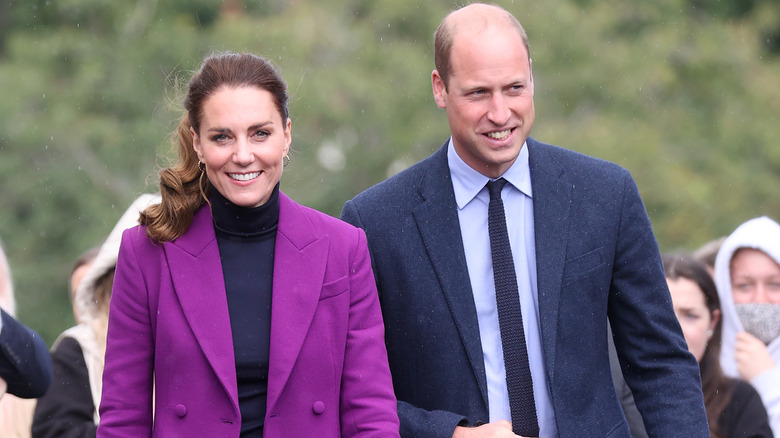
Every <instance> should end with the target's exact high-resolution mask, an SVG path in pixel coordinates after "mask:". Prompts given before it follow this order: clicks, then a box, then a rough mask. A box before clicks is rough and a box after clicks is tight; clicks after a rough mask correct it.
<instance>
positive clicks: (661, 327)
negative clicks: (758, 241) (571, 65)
mask: <svg viewBox="0 0 780 438" xmlns="http://www.w3.org/2000/svg"><path fill="white" fill-rule="evenodd" d="M435 62H436V70H434V71H433V74H432V84H433V95H434V99H435V101H436V103H437V105H438V106H439V107H441V108H444V109H446V111H447V119H448V121H449V126H450V131H451V134H452V137H451V139H450V140H448V141H447V142H446V143H445V144H444V146H443V147H442V148H441V149H440V150H439V151H438V152H435V153H434V154H433V155H432V156H431V157H429V158H427V159H425V160H423V161H421V162H420V163H417V164H416V165H414V166H412V167H411V168H409V169H407V170H406V171H404V172H401V173H400V174H398V175H396V176H394V177H392V178H390V179H388V180H387V181H384V182H382V183H380V184H378V185H376V186H374V187H372V188H370V189H368V190H366V191H365V192H363V193H361V194H360V195H358V196H356V197H355V198H354V199H353V200H352V201H348V202H347V203H346V204H345V205H344V209H343V211H342V218H343V219H344V220H346V221H348V222H350V223H352V224H355V225H357V226H359V227H362V228H363V229H364V230H365V231H366V234H367V236H368V243H369V249H370V251H371V256H372V262H373V265H374V272H375V275H376V280H377V285H378V289H379V294H380V299H381V302H382V311H383V316H384V320H385V325H386V343H387V347H388V354H389V360H390V368H391V371H392V374H393V384H394V386H395V390H396V395H397V397H398V400H399V403H398V412H399V416H400V418H401V435H402V436H403V437H425V438H432V437H467V436H507V437H512V436H521V433H524V434H526V436H541V437H599V438H603V437H607V436H609V437H627V436H629V430H628V427H627V425H626V423H625V419H624V416H623V414H622V411H621V409H620V405H619V403H618V401H617V398H616V395H615V389H614V387H613V384H612V379H611V373H610V365H609V354H608V348H607V318H608V317H609V321H610V323H611V325H612V330H613V332H614V341H615V345H616V348H617V352H618V356H619V358H620V361H621V363H622V366H623V371H624V374H625V378H626V381H627V382H628V384H629V386H630V387H631V389H632V390H633V392H634V396H635V399H636V403H637V406H638V407H639V409H640V412H641V414H642V416H643V418H644V420H645V424H646V426H647V429H648V433H649V435H650V436H653V437H661V436H663V437H672V436H674V437H678V436H685V437H709V431H708V427H707V420H706V416H705V413H704V406H703V401H702V395H701V387H700V383H699V377H698V375H699V371H698V365H697V364H696V360H695V359H694V358H693V356H691V355H690V354H689V353H688V351H687V349H686V344H685V340H684V339H683V336H682V333H681V331H680V328H679V325H678V323H677V320H676V318H675V316H674V313H673V311H672V306H671V300H670V297H669V293H668V290H667V288H666V281H665V279H664V274H663V267H662V265H661V262H660V256H659V253H658V248H657V245H656V242H655V239H654V236H653V234H652V230H651V227H650V223H649V220H648V217H647V214H646V212H645V209H644V206H643V204H642V202H641V200H640V198H639V194H638V191H637V189H636V186H635V184H634V182H633V180H632V179H631V177H630V175H629V174H628V172H627V171H626V170H624V169H622V168H620V167H618V166H617V165H614V164H611V163H607V162H604V161H600V160H596V159H593V158H589V157H586V156H584V155H581V154H578V153H575V152H571V151H568V150H565V149H561V148H557V147H554V146H550V145H546V144H543V143H540V142H538V141H536V140H534V139H532V138H530V137H528V135H529V132H530V131H531V127H532V126H533V122H534V102H533V93H534V81H533V76H532V73H531V59H530V55H529V49H528V44H527V38H526V36H525V32H524V31H523V29H522V27H521V26H520V24H519V23H518V22H517V20H516V19H515V18H514V17H513V16H512V15H511V14H509V13H508V12H507V11H505V10H503V9H501V8H499V7H497V6H490V5H484V4H472V5H469V6H466V7H464V8H462V9H459V10H457V11H455V12H453V13H451V14H450V15H448V16H447V17H446V18H445V19H444V20H443V21H442V24H441V25H440V26H439V29H438V30H437V31H436V36H435ZM499 178H502V179H503V180H506V181H508V183H506V184H505V185H504V186H503V187H501V185H500V184H502V182H501V181H502V180H499V182H498V183H490V184H489V185H490V187H491V188H490V189H488V188H486V187H485V185H486V183H488V181H493V180H498V179H499ZM489 190H490V191H492V192H493V196H492V197H493V199H494V200H495V202H496V204H494V203H493V202H491V201H490V200H489V198H491V196H490V195H489V194H488V191H489ZM496 197H497V198H498V199H496ZM501 200H503V202H504V207H505V209H504V210H503V211H502V212H504V211H505V216H506V218H507V219H506V220H503V219H495V218H496V217H500V214H498V213H496V215H497V216H496V215H494V214H493V212H495V211H500V210H497V209H494V207H493V205H498V206H500V201H501ZM488 210H490V211H491V213H490V214H488ZM491 218H492V219H491ZM502 223H505V225H508V228H509V229H508V236H509V241H510V246H511V256H510V257H511V260H509V262H510V265H513V267H514V271H513V270H512V269H511V268H512V266H510V268H509V272H507V269H506V267H505V263H503V262H504V261H505V258H503V257H504V256H502V255H497V254H505V252H501V251H503V248H504V246H503V245H505V241H506V240H507V239H506V234H503V235H504V238H501V237H500V236H501V235H502V233H501V232H500V231H498V230H499V228H500V227H502V226H503V225H501V226H499V225H496V224H502ZM496 227H499V228H496ZM494 229H495V230H497V231H496V233H495V236H496V237H495V244H494V243H493V236H494V233H493V231H492V230H494ZM504 233H507V231H506V230H504ZM494 249H495V250H494ZM493 258H496V260H497V261H498V262H499V263H493V261H492V260H493ZM494 271H495V272H496V275H495V278H494ZM499 273H500V275H499ZM507 275H511V276H512V277H513V279H512V281H509V282H507V281H506V278H508V277H507ZM512 282H513V283H514V286H513V289H514V290H515V291H516V292H514V294H515V295H514V303H511V300H510V301H504V300H505V296H506V290H507V289H510V290H511V289H512V288H508V287H507V284H510V283H512ZM499 291H500V293H499ZM499 296H500V297H501V300H502V301H501V302H502V305H501V306H499V305H497V302H496V300H498V299H499ZM518 296H519V304H520V306H519V307H520V308H521V309H519V310H512V312H510V313H511V314H512V317H513V318H517V319H515V321H518V320H519V319H520V318H519V317H518V316H517V313H520V314H521V315H522V322H521V323H520V324H517V323H515V324H504V323H503V321H506V318H507V317H506V316H505V315H506V314H507V312H505V311H504V309H505V308H506V304H507V303H509V304H510V306H509V307H512V308H513V309H515V308H516V306H517V304H518ZM499 309H500V310H499ZM520 328H522V331H521V341H520V342H518V341H517V339H516V338H515V337H513V336H515V335H516V334H517V332H518V331H519V329H520ZM505 333H506V334H505ZM523 336H524V342H522V337H523ZM510 339H511V342H510V341H509V340H510ZM505 341H506V345H505V344H504V342H505ZM521 344H522V345H524V346H525V347H526V348H527V353H526V352H525V351H523V350H522V348H518V347H517V345H521ZM508 352H509V353H510V354H507V353H508ZM507 358H509V360H507ZM518 358H523V360H518ZM523 363H527V364H525V365H523ZM518 364H519V365H518ZM510 370H511V373H512V375H513V376H514V375H520V376H522V378H520V379H515V378H506V375H507V374H508V373H509V372H510ZM529 373H530V379H529V378H528V374H529ZM523 382H525V383H528V384H527V385H525V386H523V385H521V384H520V383H523ZM529 386H530V387H532V394H530V395H528V396H520V397H518V395H517V394H528V392H527V391H530V390H531V389H530V388H529ZM510 400H512V401H510ZM529 407H531V409H530V411H531V416H534V415H533V413H535V414H536V415H535V418H530V419H529V416H528V410H529V409H528V408H529ZM518 413H521V414H518ZM510 419H511V420H512V423H513V424H512V425H510V423H509V420H510ZM518 423H522V424H518ZM512 426H514V427H515V431H514V432H513V431H512V429H511V427H512ZM520 427H523V428H524V429H523V430H530V432H521V431H520Z"/></svg>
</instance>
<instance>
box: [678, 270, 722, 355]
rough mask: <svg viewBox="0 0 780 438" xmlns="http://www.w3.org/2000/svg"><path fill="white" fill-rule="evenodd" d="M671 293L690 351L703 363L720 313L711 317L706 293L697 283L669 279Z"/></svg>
mask: <svg viewBox="0 0 780 438" xmlns="http://www.w3.org/2000/svg"><path fill="white" fill-rule="evenodd" d="M666 282H667V284H668V285H669V292H670V293H671V294H672V303H673V305H674V313H675V315H677V319H678V320H679V321H680V327H681V328H682V331H683V335H684V336H685V342H687V343H688V350H689V351H690V352H691V353H692V354H693V355H694V356H696V360H697V361H701V358H702V356H704V350H706V348H707V343H708V342H709V341H710V338H711V337H712V331H713V330H714V329H715V325H716V324H717V323H718V318H719V317H720V312H719V311H718V310H716V311H715V312H713V313H714V315H712V316H710V311H709V309H708V308H707V303H706V301H705V299H704V292H702V290H701V288H700V287H699V285H698V284H696V282H695V281H692V280H689V279H687V278H683V277H679V278H676V279H671V278H667V279H666Z"/></svg>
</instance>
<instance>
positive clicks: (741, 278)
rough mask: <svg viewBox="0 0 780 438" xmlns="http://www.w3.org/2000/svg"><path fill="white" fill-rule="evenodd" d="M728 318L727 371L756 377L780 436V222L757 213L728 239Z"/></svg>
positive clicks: (724, 260)
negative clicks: (756, 216)
mask: <svg viewBox="0 0 780 438" xmlns="http://www.w3.org/2000/svg"><path fill="white" fill-rule="evenodd" d="M715 284H716V286H717V288H718V295H719V297H720V305H721V312H722V318H723V341H722V342H723V344H722V348H721V356H720V359H721V365H722V367H723V372H724V373H725V374H726V375H728V376H732V377H739V378H742V379H743V380H746V381H748V382H750V383H751V384H752V385H753V386H754V387H755V388H756V390H758V393H759V394H760V395H761V400H762V401H763V402H764V405H765V406H766V410H767V413H768V414H769V422H770V425H771V426H772V430H773V431H774V434H775V436H780V225H778V223H777V222H775V221H773V220H772V219H770V218H768V217H765V216H763V217H759V218H755V219H751V220H749V221H747V222H745V223H743V224H742V225H740V226H739V227H737V229H736V230H734V232H733V233H731V235H730V236H729V237H728V238H727V239H726V240H725V241H724V242H723V245H722V246H721V248H720V251H719V252H718V256H717V258H716V260H715Z"/></svg>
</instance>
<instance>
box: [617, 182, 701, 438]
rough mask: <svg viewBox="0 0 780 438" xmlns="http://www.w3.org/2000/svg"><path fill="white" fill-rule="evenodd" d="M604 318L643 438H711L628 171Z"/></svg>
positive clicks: (693, 367)
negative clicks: (642, 427)
mask: <svg viewBox="0 0 780 438" xmlns="http://www.w3.org/2000/svg"><path fill="white" fill-rule="evenodd" d="M622 193H623V199H622V209H621V218H620V225H619V231H618V237H617V242H616V247H615V255H614V261H613V268H612V284H611V287H610V296H609V309H608V315H609V320H610V324H611V327H612V332H613V335H614V341H615V347H616V350H617V353H618V356H619V358H620V363H621V365H622V369H623V374H624V377H625V379H626V382H627V383H628V385H629V387H630V388H631V391H632V392H633V395H634V399H635V401H636V404H637V407H638V408H639V411H640V413H641V414H642V418H643V419H644V423H645V427H646V430H647V433H648V435H649V436H651V437H656V436H659V437H660V436H681V435H685V436H691V437H693V436H697V437H708V436H709V427H708V425H707V417H706V414H705V412H704V401H703V398H702V392H701V383H700V377H699V366H698V363H697V362H696V359H695V358H694V357H693V355H691V354H690V353H689V352H688V348H687V344H686V343H685V339H684V338H683V336H682V331H681V329H680V325H679V323H678V321H677V318H676V317H675V315H674V311H673V308H672V303H671V297H670V295H669V291H668V288H667V286H666V280H665V275H664V271H663V265H662V263H661V260H660V254H659V252H658V246H657V243H656V240H655V236H654V235H653V231H652V227H651V225H650V220H649V218H648V216H647V212H646V210H645V207H644V204H643V203H642V200H641V198H640V196H639V192H638V190H637V187H636V184H635V183H634V181H633V179H632V178H631V176H630V175H629V174H628V172H627V171H625V172H624V178H623V190H622Z"/></svg>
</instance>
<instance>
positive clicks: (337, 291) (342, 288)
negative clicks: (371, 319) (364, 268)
mask: <svg viewBox="0 0 780 438" xmlns="http://www.w3.org/2000/svg"><path fill="white" fill-rule="evenodd" d="M348 290H349V276H348V275H345V276H343V277H341V278H339V279H336V280H334V281H329V282H327V283H323V284H322V290H321V291H320V301H322V300H327V299H328V298H333V297H335V296H338V295H341V294H343V293H344V292H346V291H348Z"/></svg>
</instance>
